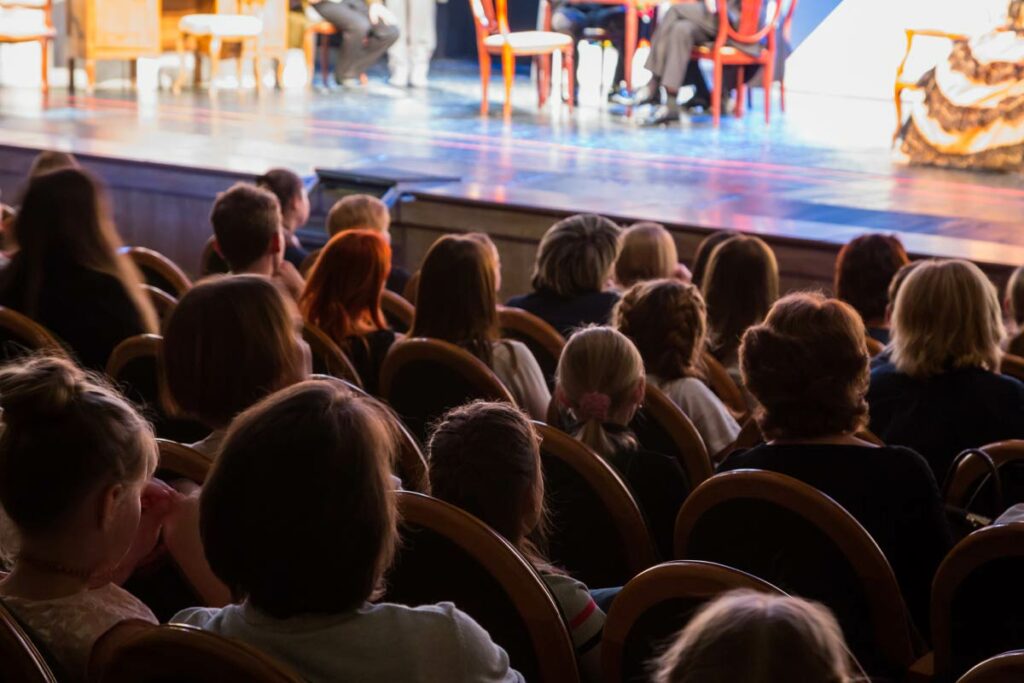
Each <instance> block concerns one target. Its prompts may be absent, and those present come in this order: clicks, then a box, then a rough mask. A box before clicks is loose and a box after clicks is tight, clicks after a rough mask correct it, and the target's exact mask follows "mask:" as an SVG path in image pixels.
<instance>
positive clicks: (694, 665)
mask: <svg viewBox="0 0 1024 683" xmlns="http://www.w3.org/2000/svg"><path fill="white" fill-rule="evenodd" d="M853 666H854V664H853V662H852V661H851V657H850V654H849V652H848V651H847V649H846V644H845V641H844V640H843V632H842V631H841V630H840V629H839V624H837V623H836V620H835V617H833V616H832V613H831V612H829V611H828V609H826V608H825V607H822V606H821V605H819V604H817V603H813V602H808V601H806V600H802V599H800V598H791V597H789V596H784V595H768V594H765V593H757V592H754V591H749V590H737V591H733V592H731V593H726V594H725V595H723V596H722V597H720V598H718V599H717V600H715V601H714V602H712V603H710V604H709V605H707V606H705V607H704V608H703V609H702V610H701V611H700V612H698V613H697V615H696V616H695V617H694V618H693V619H692V620H691V621H690V623H689V624H688V625H687V626H686V628H684V629H683V631H682V632H681V633H680V634H679V636H678V637H677V638H676V640H675V642H674V643H673V644H672V645H671V646H670V647H669V649H668V651H666V652H665V654H664V655H662V656H661V658H660V660H659V661H658V670H657V673H656V674H655V676H654V681H655V682H656V683H727V682H728V683H732V682H733V681H744V682H745V683H783V682H786V683H789V682H790V681H800V682H801V683H848V682H849V681H852V680H854V673H853Z"/></svg>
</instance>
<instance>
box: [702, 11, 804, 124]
mask: <svg viewBox="0 0 1024 683" xmlns="http://www.w3.org/2000/svg"><path fill="white" fill-rule="evenodd" d="M795 4H796V3H795V2H794V3H793V5H795ZM763 5H764V2H763V0H743V6H742V9H741V12H740V25H739V27H738V28H733V26H732V24H731V23H730V22H729V6H728V2H727V0H718V36H717V37H716V38H715V42H714V44H713V45H710V46H708V45H701V46H699V47H697V48H696V49H694V51H693V59H710V60H711V61H713V62H714V64H715V67H714V68H715V76H714V79H715V80H714V85H713V87H712V91H711V115H712V118H713V119H714V123H715V125H716V126H717V125H718V124H719V123H720V122H721V120H722V70H723V69H724V68H725V67H727V66H735V67H739V74H738V79H737V83H739V86H738V93H737V98H736V116H742V115H743V101H744V98H745V96H746V85H745V84H744V78H743V77H744V70H745V69H746V67H748V66H760V67H761V68H762V79H763V82H764V83H765V89H764V91H765V92H764V120H765V123H769V122H770V121H771V112H772V98H771V92H772V83H773V82H774V81H775V58H776V53H777V52H778V45H777V44H776V43H777V42H778V41H777V39H776V32H777V30H778V27H779V18H780V14H781V12H782V3H781V2H776V3H775V4H774V7H772V8H771V9H772V15H771V16H770V17H769V19H768V21H767V22H765V24H764V26H762V27H761V28H760V29H758V24H759V23H760V20H761V10H762V7H763ZM792 9H793V6H792V5H791V6H790V12H789V17H790V18H791V15H792ZM765 38H767V44H765V45H762V44H761V43H762V41H763V40H765ZM730 43H731V44H730ZM736 45H741V46H749V47H755V48H757V49H758V52H757V53H756V54H754V55H751V54H748V53H746V52H744V51H742V50H740V49H739V48H737V47H736Z"/></svg>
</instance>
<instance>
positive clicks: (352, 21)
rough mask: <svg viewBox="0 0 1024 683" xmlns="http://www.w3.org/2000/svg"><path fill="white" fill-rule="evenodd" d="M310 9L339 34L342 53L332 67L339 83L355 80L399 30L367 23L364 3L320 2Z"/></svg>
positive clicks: (349, 0) (347, 0) (348, 0)
mask: <svg viewBox="0 0 1024 683" xmlns="http://www.w3.org/2000/svg"><path fill="white" fill-rule="evenodd" d="M313 9H315V10H316V11H317V13H319V14H320V16H322V17H323V18H324V19H326V20H327V21H329V22H331V23H332V24H334V27H335V28H336V29H338V33H340V34H341V49H340V50H338V62H337V65H336V66H335V75H336V76H337V77H338V79H339V80H341V79H345V78H358V77H359V74H361V73H363V72H364V71H366V70H367V69H369V68H370V67H371V66H373V64H374V62H376V61H377V60H378V59H380V58H381V57H383V56H384V53H385V52H387V49H388V48H389V47H391V46H392V45H393V44H394V42H395V41H396V40H398V27H396V26H387V25H385V24H374V23H371V22H370V13H369V11H368V10H367V9H366V3H365V2H364V1H363V0H342V2H330V1H329V0H323V1H322V2H318V3H316V4H315V5H313Z"/></svg>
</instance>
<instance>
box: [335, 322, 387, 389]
mask: <svg viewBox="0 0 1024 683" xmlns="http://www.w3.org/2000/svg"><path fill="white" fill-rule="evenodd" d="M394 343H395V333H394V332H393V331H392V330H377V331H376V332H371V333H370V334H367V335H363V336H351V337H346V338H345V343H344V344H343V345H342V348H343V349H344V350H345V355H347V356H348V359H349V360H350V361H351V362H352V367H354V368H355V369H356V372H358V373H359V379H361V380H363V389H365V390H366V392H367V393H368V394H373V395H374V396H376V395H377V384H378V383H379V381H380V366H381V365H382V364H383V363H384V356H386V355H388V349H390V348H391V345H392V344H394Z"/></svg>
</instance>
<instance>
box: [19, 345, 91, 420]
mask: <svg viewBox="0 0 1024 683" xmlns="http://www.w3.org/2000/svg"><path fill="white" fill-rule="evenodd" d="M85 379H86V375H85V373H84V372H83V371H82V370H81V369H79V368H78V367H76V366H75V365H74V364H73V363H72V362H71V361H69V360H65V359H63V358H55V357H40V358H34V359H30V360H28V361H23V362H19V363H18V364H16V365H9V366H7V367H6V368H3V369H0V408H3V411H4V421H5V422H8V423H9V422H12V421H16V420H19V419H21V418H29V419H31V418H37V417H41V416H53V415H58V414H60V413H62V412H64V411H65V410H66V409H67V407H68V405H69V404H70V403H71V402H72V401H74V399H75V398H76V396H77V395H78V394H79V393H80V391H81V387H82V384H83V382H84V380H85Z"/></svg>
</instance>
